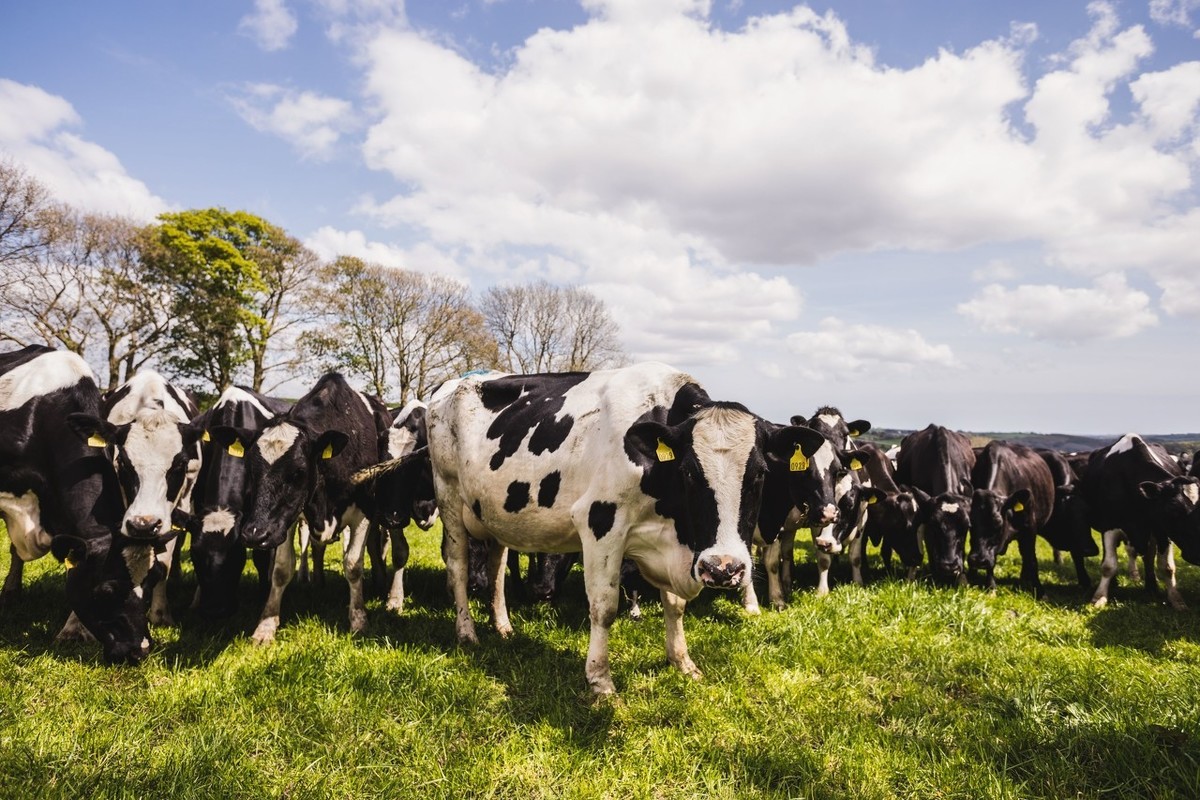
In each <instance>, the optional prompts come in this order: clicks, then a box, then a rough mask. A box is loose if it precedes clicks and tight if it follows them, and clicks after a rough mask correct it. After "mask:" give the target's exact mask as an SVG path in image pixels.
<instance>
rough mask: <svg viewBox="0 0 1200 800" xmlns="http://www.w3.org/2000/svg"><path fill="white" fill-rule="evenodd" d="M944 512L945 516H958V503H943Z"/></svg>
mask: <svg viewBox="0 0 1200 800" xmlns="http://www.w3.org/2000/svg"><path fill="white" fill-rule="evenodd" d="M942 512H943V513H945V514H957V513H958V503H942Z"/></svg>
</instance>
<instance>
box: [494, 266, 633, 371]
mask: <svg viewBox="0 0 1200 800" xmlns="http://www.w3.org/2000/svg"><path fill="white" fill-rule="evenodd" d="M481 307H482V310H483V314H484V317H485V318H486V320H487V327H488V330H489V331H491V333H492V335H493V336H495V337H496V341H497V343H498V345H499V348H500V361H501V363H502V364H503V365H504V367H505V368H506V369H509V370H512V371H514V372H554V371H570V370H592V369H601V368H603V367H607V366H615V365H617V364H620V363H623V362H624V360H625V354H624V353H623V352H622V350H621V347H620V343H619V341H618V329H617V325H616V323H615V322H614V321H613V320H612V318H611V317H610V316H609V315H608V310H607V309H606V308H605V307H604V302H603V301H602V300H600V299H599V298H598V297H596V296H595V295H593V294H592V293H591V292H589V291H587V290H586V289H580V288H578V287H565V288H563V287H558V286H552V285H551V284H549V283H547V282H546V281H538V282H535V283H530V284H524V285H518V286H493V287H492V288H490V289H488V290H487V292H485V293H484V297H483V301H482V303H481Z"/></svg>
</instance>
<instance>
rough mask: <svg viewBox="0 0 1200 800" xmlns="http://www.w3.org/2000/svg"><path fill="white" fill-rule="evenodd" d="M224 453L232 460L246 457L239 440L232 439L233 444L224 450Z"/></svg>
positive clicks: (244, 449)
mask: <svg viewBox="0 0 1200 800" xmlns="http://www.w3.org/2000/svg"><path fill="white" fill-rule="evenodd" d="M225 452H226V453H229V455H231V456H233V457H234V458H241V457H242V456H244V455H246V448H245V447H242V440H241V439H234V440H233V444H231V445H229V448H228V449H226V451H225Z"/></svg>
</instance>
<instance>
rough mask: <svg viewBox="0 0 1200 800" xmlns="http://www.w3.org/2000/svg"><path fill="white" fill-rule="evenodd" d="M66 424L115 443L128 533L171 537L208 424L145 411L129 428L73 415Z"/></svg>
mask: <svg viewBox="0 0 1200 800" xmlns="http://www.w3.org/2000/svg"><path fill="white" fill-rule="evenodd" d="M67 422H68V424H69V425H71V427H72V428H73V429H74V430H75V432H76V433H78V434H79V435H80V436H81V437H83V438H84V439H87V440H89V441H103V442H106V443H107V444H110V445H113V450H112V454H113V459H114V464H115V466H116V470H117V479H118V481H119V482H120V485H121V492H122V494H123V495H124V497H125V502H126V509H125V516H124V518H123V519H122V520H121V531H122V533H123V535H125V536H128V537H130V538H131V539H142V540H153V539H157V538H159V537H161V536H162V535H164V534H165V533H167V532H168V531H169V530H170V528H171V516H172V511H174V510H175V508H176V507H178V506H179V504H180V503H181V502H182V501H183V500H184V499H185V498H187V497H188V495H189V494H190V492H191V489H192V484H193V483H194V482H195V480H196V474H197V473H198V472H199V470H200V451H199V448H198V447H197V444H198V442H199V440H200V436H201V434H202V433H203V426H202V425H199V424H197V423H192V422H180V421H179V418H178V417H177V416H175V415H174V414H173V413H171V412H170V411H167V410H166V409H164V408H145V409H142V410H141V411H139V412H138V413H137V415H136V416H135V418H134V419H133V421H132V422H129V423H126V424H124V425H114V424H112V423H110V422H108V421H107V420H104V419H101V418H100V417H96V416H93V415H90V414H71V415H69V416H68V418H67Z"/></svg>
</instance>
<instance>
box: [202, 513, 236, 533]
mask: <svg viewBox="0 0 1200 800" xmlns="http://www.w3.org/2000/svg"><path fill="white" fill-rule="evenodd" d="M235 522H236V518H235V517H234V515H233V512H232V511H229V510H227V509H224V508H218V509H217V510H216V511H210V512H208V513H207V514H205V515H204V521H203V522H202V523H201V527H200V529H201V530H202V531H204V532H205V533H221V534H224V535H226V536H228V535H229V534H231V533H233V526H234V523H235Z"/></svg>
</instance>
